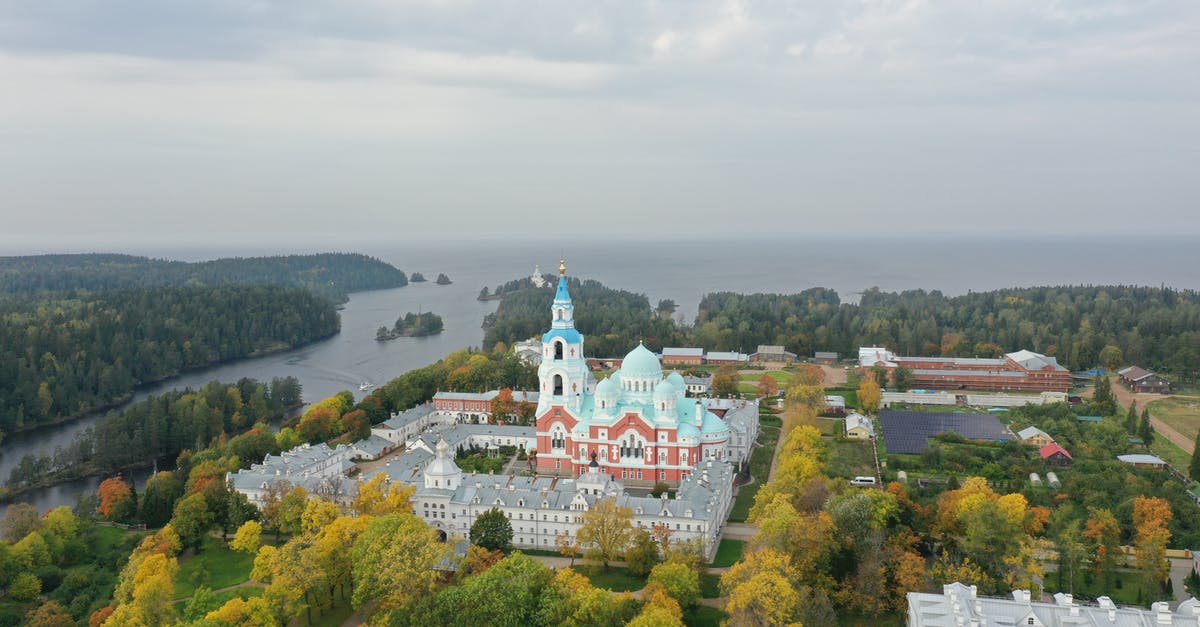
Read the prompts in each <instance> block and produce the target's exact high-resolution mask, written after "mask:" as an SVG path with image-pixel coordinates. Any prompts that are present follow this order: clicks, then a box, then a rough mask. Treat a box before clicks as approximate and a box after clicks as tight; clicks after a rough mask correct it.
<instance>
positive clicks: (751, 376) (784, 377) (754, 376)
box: [738, 370, 792, 384]
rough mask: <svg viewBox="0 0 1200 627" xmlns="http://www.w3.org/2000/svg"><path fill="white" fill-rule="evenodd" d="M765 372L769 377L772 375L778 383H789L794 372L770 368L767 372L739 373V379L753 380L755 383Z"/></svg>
mask: <svg viewBox="0 0 1200 627" xmlns="http://www.w3.org/2000/svg"><path fill="white" fill-rule="evenodd" d="M764 374H765V375H767V376H768V377H771V378H772V379H775V381H776V382H777V383H781V384H783V383H787V382H788V381H791V380H792V373H790V372H785V371H783V370H768V371H766V372H743V373H740V374H738V379H739V380H741V381H753V382H754V383H758V380H759V379H761V378H763V375H764Z"/></svg>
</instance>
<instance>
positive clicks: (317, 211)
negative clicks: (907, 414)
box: [0, 0, 1200, 252]
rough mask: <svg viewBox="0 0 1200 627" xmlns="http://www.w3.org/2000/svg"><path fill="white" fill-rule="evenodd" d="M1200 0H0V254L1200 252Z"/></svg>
mask: <svg viewBox="0 0 1200 627" xmlns="http://www.w3.org/2000/svg"><path fill="white" fill-rule="evenodd" d="M1197 33H1200V3H1197V2H1192V1H1180V0H1165V1H1156V0H1146V1H1137V0H978V1H975V2H950V1H942V2H925V1H921V0H903V1H898V0H878V1H869V0H856V1H844V0H819V1H811V2H788V1H782V0H781V1H772V2H736V1H710V0H687V1H684V0H678V1H672V2H636V1H611V2H605V1H602V0H578V1H577V0H554V1H545V2H513V1H509V0H483V1H479V2H475V1H470V0H433V1H421V0H411V1H406V2H394V1H385V0H338V1H337V2H333V1H322V0H286V1H279V2H275V1H255V0H208V1H206V2H190V1H182V0H143V1H140V2H135V1H128V0H106V1H103V2H100V1H95V0H72V1H70V2H58V1H34V0H23V1H13V0H0V86H2V87H0V252H2V251H3V249H4V247H6V246H7V247H13V246H17V245H20V246H25V247H28V246H30V245H43V244H44V245H45V246H46V247H47V249H56V248H62V247H75V248H80V247H82V248H87V249H99V248H105V247H107V248H112V247H114V246H119V245H121V244H122V243H129V242H144V241H148V240H153V241H154V242H157V243H167V244H170V243H172V242H185V241H189V242H203V241H215V240H227V239H228V240H240V241H272V242H283V241H309V242H323V241H329V242H339V243H340V242H352V241H354V239H355V238H386V237H418V238H422V237H447V236H453V235H457V234H460V233H462V234H467V235H470V236H472V237H476V238H483V239H486V238H490V237H495V236H501V237H506V238H514V237H521V236H526V237H541V236H543V235H544V234H561V235H563V236H565V237H584V236H587V237H606V236H625V237H637V238H648V239H654V238H687V237H693V236H705V237H712V236H718V235H719V236H725V235H755V234H760V233H771V234H774V235H788V234H809V235H811V234H846V235H904V234H920V233H931V232H939V233H948V234H960V233H961V234H979V233H984V234H1007V233H1012V234H1021V233H1026V234H1028V233H1039V234H1046V233H1076V234H1127V233H1142V234H1153V233H1172V234H1176V235H1178V234H1191V233H1194V234H1200V202H1198V201H1200V175H1198V174H1197V168H1198V166H1200V36H1197Z"/></svg>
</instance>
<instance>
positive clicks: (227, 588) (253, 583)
mask: <svg viewBox="0 0 1200 627" xmlns="http://www.w3.org/2000/svg"><path fill="white" fill-rule="evenodd" d="M259 586H262V584H261V583H258V582H257V581H254V580H253V579H247V580H246V581H243V582H242V583H235V584H233V585H232V586H225V587H224V588H217V589H216V590H213V593H214V594H216V593H217V592H228V591H230V590H237V589H238V588H253V587H259ZM191 598H192V597H190V596H189V597H183V598H182V599H175V602H176V603H178V602H179V601H187V600H189V599H191Z"/></svg>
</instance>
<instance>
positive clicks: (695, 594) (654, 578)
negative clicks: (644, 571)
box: [646, 562, 700, 608]
mask: <svg viewBox="0 0 1200 627" xmlns="http://www.w3.org/2000/svg"><path fill="white" fill-rule="evenodd" d="M652 583H658V584H661V585H662V586H663V587H664V588H666V590H667V594H669V595H671V598H672V599H675V600H676V601H677V602H678V603H679V605H680V606H681V607H684V608H688V607H693V606H695V605H696V604H697V603H699V602H700V574H699V573H698V572H696V570H695V569H692V568H688V567H687V566H686V565H684V564H680V563H678V562H665V563H662V564H658V565H657V566H655V567H654V568H653V569H652V570H651V571H650V576H649V577H648V578H647V579H646V584H647V585H649V584H652Z"/></svg>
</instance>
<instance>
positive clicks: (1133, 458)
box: [1117, 453, 1167, 466]
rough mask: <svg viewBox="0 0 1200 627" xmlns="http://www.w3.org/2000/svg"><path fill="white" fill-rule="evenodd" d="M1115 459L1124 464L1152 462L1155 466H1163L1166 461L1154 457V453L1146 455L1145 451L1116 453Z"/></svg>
mask: <svg viewBox="0 0 1200 627" xmlns="http://www.w3.org/2000/svg"><path fill="white" fill-rule="evenodd" d="M1117 459H1119V460H1121V461H1123V462H1125V463H1126V464H1154V465H1156V466H1165V465H1166V463H1167V462H1164V461H1163V460H1161V459H1159V458H1158V457H1155V456H1154V455H1146V454H1145V453H1133V454H1130V455H1117Z"/></svg>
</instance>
